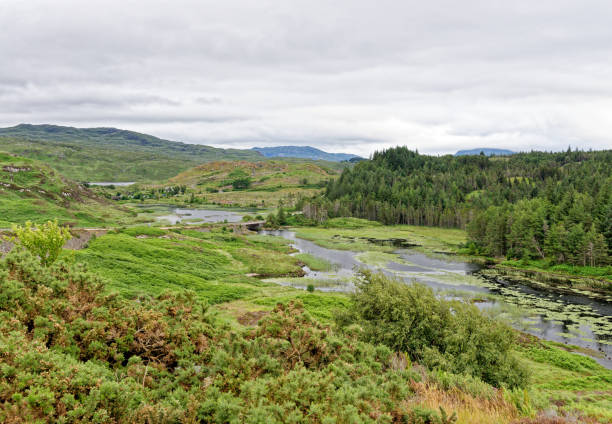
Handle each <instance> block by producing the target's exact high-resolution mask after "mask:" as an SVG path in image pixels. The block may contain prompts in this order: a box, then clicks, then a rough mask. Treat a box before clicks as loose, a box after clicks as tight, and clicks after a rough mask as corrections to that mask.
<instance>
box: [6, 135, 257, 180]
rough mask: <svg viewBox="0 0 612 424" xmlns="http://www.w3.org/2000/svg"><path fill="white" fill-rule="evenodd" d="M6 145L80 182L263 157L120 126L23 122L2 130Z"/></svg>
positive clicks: (163, 174)
mask: <svg viewBox="0 0 612 424" xmlns="http://www.w3.org/2000/svg"><path fill="white" fill-rule="evenodd" d="M0 145H1V146H2V150H4V151H8V152H11V153H15V154H18V155H20V156H24V157H28V158H32V159H37V160H40V161H42V162H45V163H47V164H49V165H50V166H52V167H53V168H54V169H57V170H58V171H59V172H61V173H62V174H63V175H65V176H67V177H69V178H72V179H74V180H77V181H151V180H163V179H167V178H170V177H172V176H174V175H176V174H178V173H179V172H181V171H184V170H186V169H189V168H191V167H193V166H195V165H199V164H201V163H204V162H212V161H216V160H257V159H262V156H261V155H260V154H259V153H257V152H256V151H254V150H237V149H218V148H214V147H210V146H202V145H196V144H185V143H179V142H175V141H169V140H163V139H160V138H157V137H153V136H151V135H147V134H141V133H137V132H134V131H125V130H119V129H116V128H73V127H63V126H57V125H29V124H21V125H17V126H14V127H10V128H0Z"/></svg>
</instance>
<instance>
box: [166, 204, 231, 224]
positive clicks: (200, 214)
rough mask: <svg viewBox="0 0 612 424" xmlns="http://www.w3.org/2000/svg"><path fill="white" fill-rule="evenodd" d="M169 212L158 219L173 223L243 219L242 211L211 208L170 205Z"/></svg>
mask: <svg viewBox="0 0 612 424" xmlns="http://www.w3.org/2000/svg"><path fill="white" fill-rule="evenodd" d="M168 212H169V213H168V214H167V215H163V216H159V217H157V220H158V221H168V222H170V223H171V224H172V225H175V224H178V223H179V222H184V221H187V222H189V223H193V224H198V223H210V222H226V221H227V222H240V221H241V220H242V215H243V214H241V213H238V212H231V211H223V210H210V209H186V208H176V207H169V208H168Z"/></svg>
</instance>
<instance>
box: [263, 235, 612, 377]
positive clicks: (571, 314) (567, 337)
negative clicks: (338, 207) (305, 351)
mask: <svg viewBox="0 0 612 424" xmlns="http://www.w3.org/2000/svg"><path fill="white" fill-rule="evenodd" d="M261 233H262V234H269V235H274V236H280V237H284V238H285V239H288V240H290V241H291V244H292V245H293V246H294V247H295V248H296V249H297V250H299V251H300V252H303V253H309V254H311V255H313V256H316V257H319V258H323V259H325V260H327V261H329V262H331V263H332V264H334V265H335V266H336V269H335V270H334V271H329V272H322V271H312V270H310V269H309V268H308V267H305V268H304V270H305V271H306V275H305V277H303V278H302V279H275V280H274V282H276V283H278V284H283V285H290V286H293V287H298V288H305V287H306V285H307V284H308V283H310V282H316V283H317V284H316V287H317V290H322V291H345V292H347V291H351V290H353V289H354V286H353V284H352V278H353V277H354V275H355V270H356V269H357V268H360V267H366V268H370V269H374V270H380V271H382V272H384V273H385V274H387V275H390V276H394V277H397V278H401V279H403V280H405V281H407V282H408V281H418V282H419V283H422V284H426V285H427V286H429V287H432V288H433V289H434V290H436V291H439V292H441V293H443V294H444V295H445V296H447V297H449V298H458V297H463V298H471V299H473V300H475V301H476V302H475V304H476V305H477V306H478V308H480V309H482V310H485V311H488V312H489V313H491V314H493V315H495V316H500V317H502V318H503V319H506V320H508V321H509V322H511V323H512V325H513V326H515V327H516V328H519V329H520V330H523V331H526V332H528V333H531V334H534V335H536V336H538V337H542V338H544V339H548V340H554V341H558V342H562V343H569V344H574V345H577V346H581V347H585V348H589V349H593V350H596V351H599V352H601V353H603V355H604V356H605V357H604V358H599V359H598V362H600V363H601V364H603V365H605V366H607V367H609V368H611V367H612V304H610V303H609V302H606V301H604V300H598V299H593V298H590V297H588V296H581V295H578V294H573V293H558V292H555V291H545V290H537V289H534V288H533V287H530V286H527V285H522V284H510V283H508V282H506V281H504V280H503V279H499V278H496V279H488V280H487V279H484V278H482V277H481V276H480V275H479V274H478V271H479V270H480V267H479V266H478V265H477V264H473V263H468V262H462V261H457V260H454V259H450V258H449V259H446V258H432V257H428V256H426V255H424V254H422V253H419V252H417V251H414V250H410V249H399V250H397V251H396V252H395V253H394V255H392V256H391V257H392V258H394V259H393V260H389V261H386V262H385V261H383V262H382V263H381V262H378V263H377V264H372V263H368V261H367V260H365V259H364V258H367V255H365V256H364V255H363V254H362V253H358V252H352V251H346V250H335V249H327V248H324V247H321V246H318V245H316V244H315V243H313V242H311V241H308V240H304V239H300V238H298V237H296V235H295V233H294V232H292V231H286V230H278V231H262V232H261ZM360 259H363V260H360Z"/></svg>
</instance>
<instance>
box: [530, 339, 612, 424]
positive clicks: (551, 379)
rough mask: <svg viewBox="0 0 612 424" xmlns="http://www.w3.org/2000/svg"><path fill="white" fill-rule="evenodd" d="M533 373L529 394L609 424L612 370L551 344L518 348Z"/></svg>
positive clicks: (544, 343) (610, 417) (611, 416)
mask: <svg viewBox="0 0 612 424" xmlns="http://www.w3.org/2000/svg"><path fill="white" fill-rule="evenodd" d="M521 356H522V357H523V359H524V360H525V361H526V362H527V363H528V365H529V367H530V369H531V371H532V384H531V387H530V391H532V392H535V393H537V394H538V395H539V396H541V397H543V398H544V399H545V400H546V401H547V402H548V403H549V404H554V405H557V407H558V408H561V409H563V410H565V411H568V412H570V413H574V414H583V415H588V416H590V417H592V418H596V419H598V420H599V421H600V422H611V421H612V370H608V369H606V368H605V367H603V366H601V365H599V364H598V363H597V362H595V361H594V360H593V359H591V358H588V357H585V356H582V355H578V354H576V353H572V352H569V351H567V350H565V349H561V348H559V347H557V346H556V345H555V344H554V343H551V342H542V343H538V344H537V345H535V346H528V347H525V348H523V349H521Z"/></svg>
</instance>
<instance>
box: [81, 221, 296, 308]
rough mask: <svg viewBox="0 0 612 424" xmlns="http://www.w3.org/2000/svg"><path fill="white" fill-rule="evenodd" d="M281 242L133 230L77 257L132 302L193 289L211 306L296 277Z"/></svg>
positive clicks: (103, 239)
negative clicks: (267, 281)
mask: <svg viewBox="0 0 612 424" xmlns="http://www.w3.org/2000/svg"><path fill="white" fill-rule="evenodd" d="M289 249H290V248H289V247H288V246H287V245H286V244H280V243H278V241H277V240H273V241H272V242H270V243H268V242H266V241H264V240H261V239H257V238H256V239H253V240H251V239H249V237H237V236H234V235H232V234H231V233H224V232H220V231H217V230H215V231H213V232H207V233H203V232H198V231H192V230H182V231H179V232H171V231H165V230H161V229H158V228H148V227H139V228H128V229H126V230H123V231H120V232H113V233H109V234H106V235H104V236H101V237H98V238H96V239H95V240H92V241H90V243H89V245H88V247H87V248H86V249H83V250H80V251H76V252H74V253H73V254H74V260H76V261H79V262H85V263H86V264H88V265H89V267H90V268H91V269H92V270H93V271H96V272H99V273H100V274H101V275H103V276H104V277H105V278H106V279H108V281H109V287H110V288H112V289H115V290H118V291H119V292H121V293H123V294H125V295H127V296H138V295H143V294H159V293H161V292H163V291H164V290H182V289H189V290H193V291H195V292H196V293H197V294H198V296H199V297H200V298H201V299H205V300H206V301H208V302H209V303H221V302H227V301H231V300H235V299H241V298H244V297H247V296H249V295H253V294H255V293H256V292H257V287H258V286H261V285H262V284H263V283H261V281H260V280H258V279H256V278H252V277H249V276H247V274H250V273H258V274H265V275H268V276H272V277H274V276H282V275H296V274H298V273H300V272H301V268H300V266H299V264H298V260H297V259H296V258H294V257H292V256H289V255H287V254H286V253H287V252H288V251H289Z"/></svg>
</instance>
